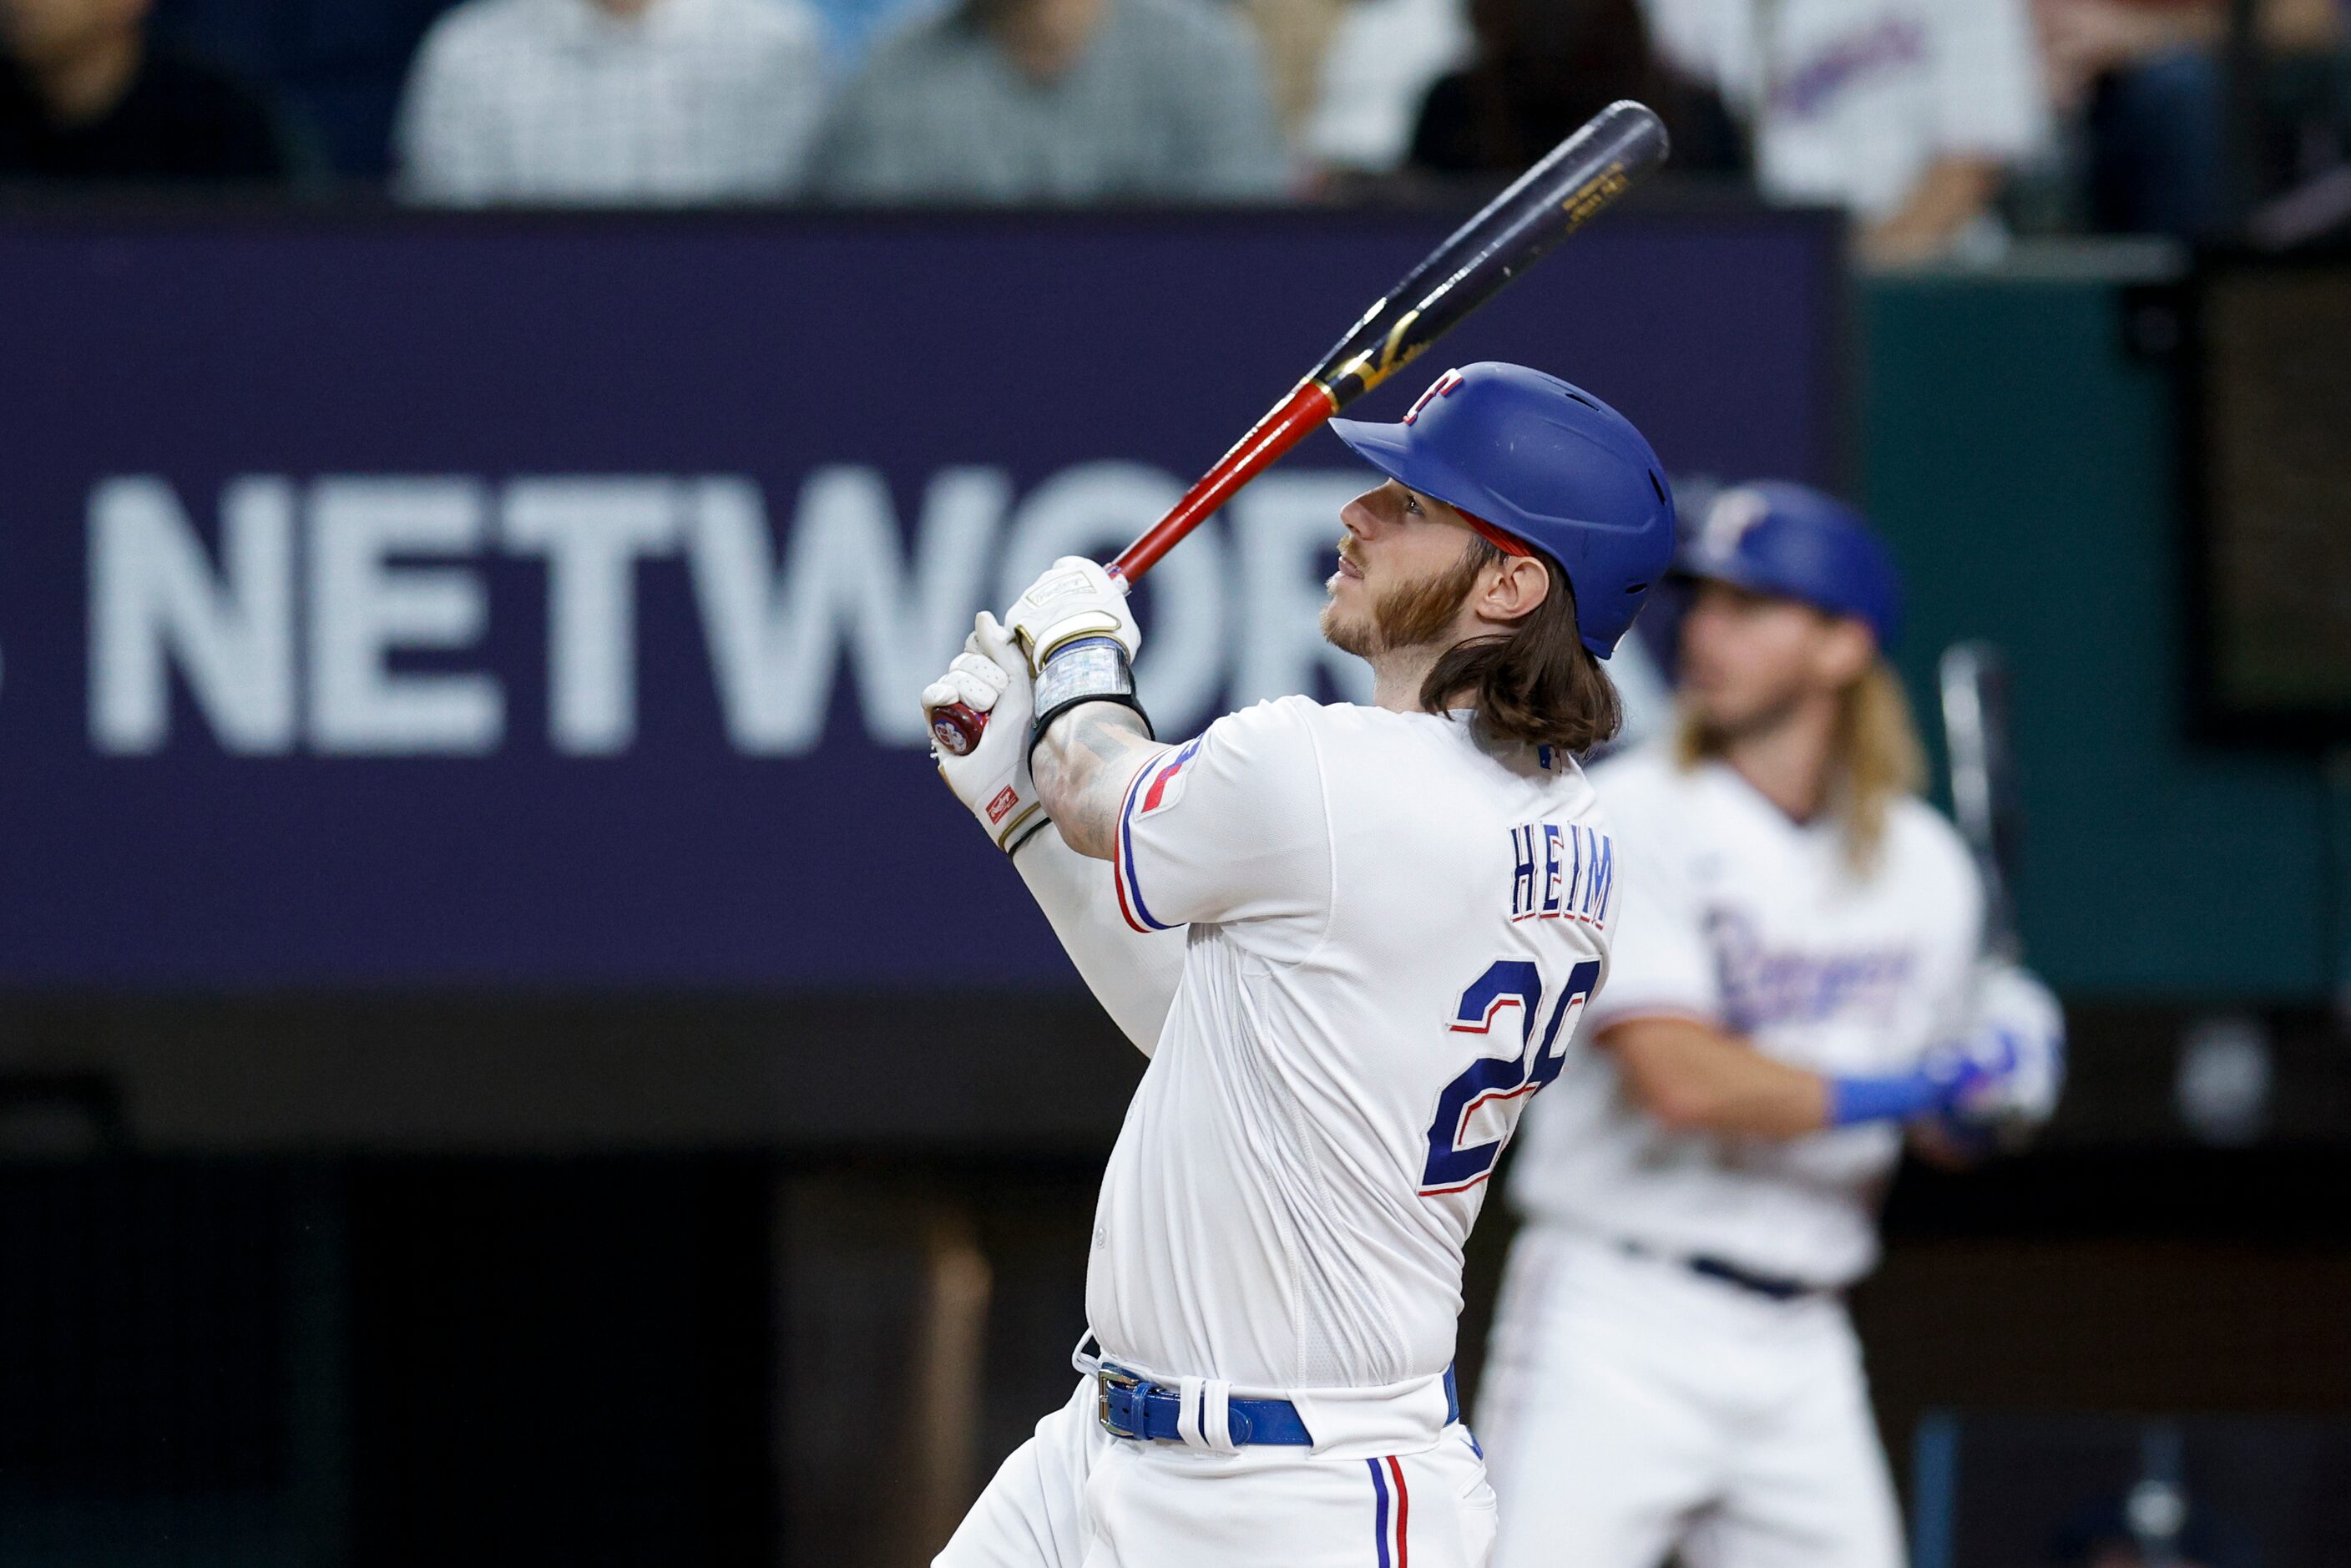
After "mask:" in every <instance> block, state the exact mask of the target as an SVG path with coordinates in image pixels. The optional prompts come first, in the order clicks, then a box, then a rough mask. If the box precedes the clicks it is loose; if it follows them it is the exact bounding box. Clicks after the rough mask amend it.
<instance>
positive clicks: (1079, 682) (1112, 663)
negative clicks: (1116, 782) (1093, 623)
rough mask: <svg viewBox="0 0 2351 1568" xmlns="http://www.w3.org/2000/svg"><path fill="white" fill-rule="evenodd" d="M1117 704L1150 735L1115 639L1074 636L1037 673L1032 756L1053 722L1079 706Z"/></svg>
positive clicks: (1121, 648)
mask: <svg viewBox="0 0 2351 1568" xmlns="http://www.w3.org/2000/svg"><path fill="white" fill-rule="evenodd" d="M1101 702H1110V703H1118V704H1121V705H1123V706H1126V707H1131V708H1133V709H1134V711H1135V713H1136V714H1137V715H1138V716H1141V717H1142V719H1143V730H1144V734H1145V735H1151V737H1152V738H1153V739H1157V738H1158V737H1157V736H1155V735H1152V732H1151V716H1150V715H1149V714H1147V713H1144V711H1143V704H1142V703H1141V702H1139V701H1138V700H1136V698H1135V695H1134V664H1133V663H1132V662H1130V661H1129V660H1128V658H1127V656H1126V649H1125V647H1124V645H1123V644H1122V643H1120V642H1119V641H1118V639H1116V638H1115V637H1078V638H1073V639H1071V641H1069V642H1067V643H1062V644H1061V646H1060V647H1058V648H1056V649H1054V650H1053V652H1052V653H1051V654H1050V656H1048V657H1047V659H1046V661H1045V667H1044V668H1043V669H1041V670H1040V671H1038V672H1037V723H1036V726H1035V727H1033V728H1032V729H1030V730H1029V750H1030V751H1031V752H1032V753H1033V752H1034V751H1035V750H1036V749H1037V747H1038V744H1039V743H1040V741H1042V740H1043V739H1044V738H1045V732H1046V731H1047V730H1048V729H1050V728H1051V727H1053V721H1054V720H1055V719H1057V718H1059V717H1061V716H1062V715H1063V714H1065V713H1067V712H1069V711H1070V710H1071V708H1073V707H1076V706H1078V705H1079V704H1081V703H1101Z"/></svg>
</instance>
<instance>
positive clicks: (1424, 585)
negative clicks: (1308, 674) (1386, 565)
mask: <svg viewBox="0 0 2351 1568" xmlns="http://www.w3.org/2000/svg"><path fill="white" fill-rule="evenodd" d="M1342 553H1344V552H1342ZM1478 568H1479V558H1478V552H1477V551H1476V550H1475V549H1463V551H1462V552H1461V559H1459V560H1458V561H1456V562H1454V563H1453V565H1451V566H1450V567H1447V569H1446V570H1443V571H1441V572H1437V573H1436V574H1435V575H1434V576H1430V577H1424V578H1422V579H1421V580H1419V581H1417V582H1402V583H1398V584H1396V585H1395V586H1394V587H1393V588H1386V589H1383V590H1381V591H1379V592H1377V593H1375V594H1374V595H1373V596H1372V609H1371V613H1370V614H1369V615H1368V616H1358V617H1352V618H1351V617H1349V616H1346V615H1344V614H1343V613H1342V612H1340V609H1339V601H1337V600H1336V599H1335V598H1334V599H1332V601H1331V602H1329V603H1328V604H1325V605H1324V606H1323V607H1322V638H1323V641H1325V642H1327V643H1330V644H1331V645H1332V647H1334V648H1336V649H1338V650H1339V651H1340V652H1341V653H1353V654H1354V655H1355V657H1357V658H1359V659H1376V658H1378V657H1379V656H1380V655H1382V654H1384V653H1394V652H1395V650H1397V649H1399V648H1418V647H1424V646H1426V645H1427V644H1429V643H1435V642H1437V641H1438V640H1439V639H1441V638H1443V637H1444V636H1445V635H1446V633H1447V632H1450V631H1451V630H1452V629H1453V622H1454V619H1455V618H1456V617H1457V616H1458V615H1459V614H1460V613H1461V607H1462V605H1464V604H1466V603H1468V601H1469V594H1470V591H1472V590H1474V589H1475V588H1476V587H1477V586H1478ZM1367 586H1368V585H1367Z"/></svg>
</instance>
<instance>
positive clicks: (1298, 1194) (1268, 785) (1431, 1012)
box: [1086, 697, 1621, 1392]
mask: <svg viewBox="0 0 2351 1568" xmlns="http://www.w3.org/2000/svg"><path fill="white" fill-rule="evenodd" d="M1619 863H1620V862H1619V860H1618V856H1617V852H1616V850H1615V847H1614V843H1613V842H1612V841H1611V840H1610V838H1609V835H1608V833H1607V831H1606V829H1605V827H1604V825H1603V824H1602V822H1601V821H1600V818H1599V815H1598V812H1597V810H1595V797H1594V795H1593V789H1592V787H1591V785H1590V783H1589V782H1588V781H1587V780H1586V779H1585V778H1584V776H1583V772H1582V771H1581V769H1580V768H1578V767H1577V766H1576V764H1575V762H1574V761H1573V759H1572V758H1569V757H1567V756H1566V755H1565V754H1564V753H1561V752H1556V751H1552V750H1551V749H1550V748H1548V747H1545V748H1540V749H1539V748H1535V747H1524V746H1519V745H1515V744H1508V743H1499V742H1496V741H1493V740H1492V739H1491V738H1490V737H1486V736H1485V734H1484V733H1483V732H1482V731H1481V730H1480V729H1479V727H1477V725H1476V723H1475V721H1474V719H1471V718H1469V717H1468V716H1458V717H1454V718H1447V717H1444V716H1437V715H1433V714H1396V713H1389V712H1385V711H1383V710H1381V709H1377V708H1369V707H1356V706H1344V705H1341V706H1329V707H1323V706H1316V705H1315V704H1313V703H1311V702H1309V701H1308V700H1306V699H1305V698H1302V697H1290V698H1286V699H1284V700H1282V701H1280V702H1274V703H1262V704H1259V706H1256V707H1254V708H1251V709H1249V710H1248V711H1247V712H1244V713H1239V714H1235V715H1232V716H1228V717H1226V718H1223V719H1220V720H1218V721H1217V723H1215V724H1214V725H1211V726H1210V727H1208V729H1207V732H1206V733H1205V734H1203V735H1202V736H1201V737H1200V738H1199V739H1197V740H1196V741H1193V742H1192V743H1191V744H1189V745H1187V746H1185V747H1181V748H1180V749H1178V750H1176V751H1175V752H1172V753H1168V754H1165V755H1163V756H1162V757H1160V758H1157V759H1156V760H1155V762H1154V763H1153V764H1152V765H1151V766H1150V767H1149V768H1145V769H1144V771H1143V772H1142V773H1141V774H1140V775H1138V776H1137V777H1136V778H1135V779H1134V781H1133V783H1132V785H1131V786H1130V788H1129V789H1128V791H1127V796H1126V802H1125V807H1124V810H1123V816H1122V819H1121V821H1120V825H1119V830H1118V843H1117V856H1116V861H1115V865H1114V874H1115V876H1116V879H1117V893H1118V897H1119V901H1120V906H1121V909H1122V911H1123V915H1124V917H1125V919H1126V920H1127V922H1128V923H1129V924H1130V925H1132V926H1133V927H1134V929H1136V930H1138V931H1152V930H1159V929H1164V928H1168V927H1173V926H1175V925H1189V926H1190V931H1189V934H1188V940H1187V944H1186V954H1185V962H1184V970H1183V978H1182V980H1181V983H1180V984H1179V985H1178V987H1177V988H1176V992H1175V1001H1174V1005H1173V1007H1172V1008H1171V1009H1170V1010H1169V1013H1168V1017H1167V1019H1166V1022H1165V1026H1164V1027H1163V1029H1162V1030H1161V1031H1160V1035H1159V1039H1158V1049H1157V1051H1156V1053H1155V1055H1154V1056H1153V1058H1152V1061H1151V1066H1150V1069H1149V1071H1146V1072H1145V1073H1144V1078H1143V1082H1142V1085H1141V1087H1140V1088H1139V1089H1138V1090H1137V1091H1136V1092H1135V1097H1134V1103H1133V1104H1132V1105H1131V1106H1130V1108H1129V1110H1128V1112H1127V1117H1126V1123H1125V1125H1124V1127H1123V1129H1122V1131H1121V1132H1120V1134H1119V1139H1118V1145H1117V1147H1116V1148H1115V1149H1114V1150H1113V1153H1112V1155H1111V1158H1110V1165H1109V1168H1108V1170H1107V1171H1106V1172H1105V1173H1104V1176H1103V1178H1102V1198H1101V1204H1100V1207H1099V1209H1098V1211H1097V1218H1096V1225H1095V1229H1094V1236H1093V1252H1092V1260H1091V1267H1090V1270H1089V1273H1088V1278H1087V1287H1086V1307H1087V1312H1088V1314H1089V1317H1090V1319H1091V1321H1092V1326H1093V1329H1094V1332H1095V1333H1096V1334H1097V1336H1098V1337H1099V1338H1100V1340H1101V1342H1102V1350H1103V1354H1105V1355H1106V1356H1108V1357H1109V1358H1110V1359H1112V1360H1114V1361H1119V1362H1122V1363H1124V1364H1128V1365H1130V1366H1133V1367H1134V1368H1135V1369H1136V1370H1138V1371H1141V1372H1144V1373H1146V1374H1149V1375H1153V1376H1155V1377H1170V1378H1172V1377H1186V1376H1190V1377H1207V1378H1217V1379H1222V1380H1224V1381H1226V1382H1228V1383H1230V1384H1232V1385H1235V1386H1236V1387H1237V1388H1238V1389H1242V1390H1249V1389H1256V1390H1259V1391H1265V1392H1284V1391H1297V1390H1312V1389H1373V1388H1379V1387H1385V1386H1389V1385H1399V1384H1405V1383H1409V1382H1412V1381H1414V1380H1426V1379H1429V1378H1432V1377H1434V1376H1435V1375H1437V1374H1438V1373H1440V1372H1442V1371H1443V1370H1444V1369H1445V1367H1446V1366H1447V1364H1448V1363H1450V1361H1451V1360H1452V1358H1453V1345H1454V1321H1455V1319H1456V1317H1457V1316H1458V1313H1459V1312H1460V1309H1461V1249H1462V1243H1463V1241H1464V1239H1466V1238H1467V1237H1468V1233H1469V1228H1470V1226H1471V1224H1472V1223H1473V1222H1474V1221H1475V1220H1476V1218H1477V1216H1478V1210H1479V1205H1480V1203H1481V1201H1482V1200H1483V1197H1484V1195H1485V1181H1486V1178H1487V1176H1488V1175H1489V1174H1490V1173H1491V1171H1492V1169H1493V1166H1494V1162H1495V1160H1496V1159H1497V1158H1498V1157H1499V1155H1500V1152H1501V1149H1502V1146H1503V1145H1504V1144H1506V1143H1507V1142H1508V1141H1509V1139H1510V1134H1511V1132H1512V1130H1513V1128H1514V1127H1515V1125H1516V1124H1517V1121H1518V1116H1519V1113H1520V1110H1521V1109H1522V1108H1523V1107H1524V1105H1525V1104H1526V1103H1527V1100H1528V1097H1529V1096H1530V1095H1531V1093H1532V1092H1534V1091H1535V1090H1537V1089H1540V1088H1541V1086H1542V1085H1543V1083H1544V1082H1547V1081H1548V1080H1549V1079H1551V1078H1552V1076H1554V1075H1555V1074H1556V1073H1557V1072H1558V1071H1559V1068H1560V1066H1561V1064H1562V1062H1563V1061H1565V1060H1566V1056H1567V1054H1568V1051H1569V1048H1570V1044H1571V1042H1572V1041H1573V1039H1574V1037H1575V1034H1576V1032H1577V1026H1578V1023H1579V1021H1580V1019H1581V1017H1582V1014H1583V1010H1584V1009H1583V1004H1584V1002H1585V1001H1586V999H1587V998H1590V997H1591V996H1592V994H1593V992H1594V991H1595V990H1596V989H1597V988H1599V985H1600V982H1601V980H1602V978H1603V971H1604V964H1605V962H1606V955H1607V949H1608V936H1609V932H1610V930H1611V929H1612V927H1613V925H1614V916H1615V907H1616V902H1617V898H1618V893H1617V886H1618V883H1619V880H1620V877H1621V872H1620V870H1619Z"/></svg>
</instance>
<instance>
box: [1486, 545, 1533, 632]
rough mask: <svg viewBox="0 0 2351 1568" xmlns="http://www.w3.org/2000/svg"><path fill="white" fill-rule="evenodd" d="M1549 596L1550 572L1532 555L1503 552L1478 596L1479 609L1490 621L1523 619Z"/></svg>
mask: <svg viewBox="0 0 2351 1568" xmlns="http://www.w3.org/2000/svg"><path fill="white" fill-rule="evenodd" d="M1550 597H1551V572H1550V570H1548V569H1546V568H1545V567H1544V565H1543V563H1542V562H1541V561H1540V560H1537V559H1535V558H1534V557H1532V556H1528V555H1506V556H1504V557H1502V559H1500V561H1499V562H1498V563H1496V565H1495V568H1494V575H1493V578H1492V580H1490V581H1489V582H1488V583H1487V584H1486V591H1485V592H1483V593H1482V594H1480V595H1479V602H1478V612H1479V614H1480V615H1482V616H1483V617H1485V619H1487V620H1489V621H1523V620H1525V619H1526V618H1527V617H1528V616H1530V615H1532V614H1533V613H1534V612H1536V611H1538V610H1540V609H1541V608H1542V604H1543V601H1544V600H1546V599H1548V598H1550Z"/></svg>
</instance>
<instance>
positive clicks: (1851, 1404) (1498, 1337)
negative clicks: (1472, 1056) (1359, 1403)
mask: <svg viewBox="0 0 2351 1568" xmlns="http://www.w3.org/2000/svg"><path fill="white" fill-rule="evenodd" d="M1476 1408H1477V1415H1478V1425H1479V1433H1480V1435H1481V1436H1482V1437H1484V1439H1485V1442H1486V1445H1487V1452H1488V1453H1489V1456H1490V1457H1491V1460H1492V1466H1493V1479H1494V1489H1495V1490H1496V1492H1497V1493H1498V1494H1499V1499H1500V1503H1501V1531H1500V1537H1499V1542H1498V1544H1497V1547H1496V1550H1495V1554H1494V1563H1495V1568H1657V1565H1658V1564H1659V1563H1663V1562H1664V1561H1665V1560H1666V1556H1667V1552H1673V1551H1678V1552H1680V1554H1681V1558H1682V1561H1683V1562H1684V1563H1687V1564H1688V1565H1689V1568H1901V1564H1902V1563H1903V1560H1904V1553H1903V1546H1902V1531H1901V1519H1900V1512H1899V1509H1898V1507H1897V1505H1896V1501H1895V1497H1894V1487H1893V1481H1892V1479H1891V1477H1890V1476H1889V1475H1888V1473H1887V1470H1886V1455H1885V1452H1884V1450H1883V1448H1881V1447H1880V1445H1879V1443H1878V1440H1877V1430H1876V1424H1875V1422H1874V1421H1873V1419H1872V1417H1871V1415H1870V1408H1869V1397H1868V1388H1867V1385H1866V1383H1865V1380H1864V1377H1863V1375H1862V1367H1861V1348H1860V1344H1859V1343H1858V1342H1857V1341H1856V1340H1855V1337H1854V1333H1853V1325H1852V1323H1851V1322H1850V1321H1849V1320H1848V1319H1847V1317H1846V1315H1845V1312H1844V1305H1843V1303H1841V1302H1840V1301H1837V1300H1835V1299H1834V1298H1833V1297H1826V1296H1813V1297H1805V1298H1801V1299H1798V1300H1795V1301H1772V1300H1771V1299H1770V1298H1768V1297H1765V1296H1762V1295H1759V1294H1757V1293H1756V1292H1754V1291H1747V1290H1743V1289H1741V1288H1740V1287H1739V1286H1736V1285H1731V1284H1727V1283H1724V1282H1722V1281H1717V1280H1712V1279H1708V1278H1704V1277H1701V1276H1699V1275H1697V1274H1694V1273H1692V1272H1690V1271H1689V1270H1687V1268H1685V1267H1683V1266H1682V1265H1681V1264H1680V1263H1678V1262H1675V1261H1672V1260H1665V1259H1656V1258H1644V1257H1634V1256H1630V1255H1627V1254H1626V1253H1625V1251H1624V1250H1623V1249H1620V1248H1617V1247H1615V1246H1614V1245H1613V1244H1611V1243H1608V1242H1605V1241H1603V1240H1600V1239H1594V1238H1591V1237H1588V1236H1584V1235H1582V1234H1579V1233H1576V1232H1572V1231H1566V1230H1562V1229H1559V1228H1552V1227H1545V1226H1540V1225H1531V1226H1530V1227H1528V1228H1527V1229H1525V1230H1524V1231H1521V1232H1520V1235H1519V1237H1518V1239H1517V1240H1516V1241H1515V1242H1513V1243H1512V1246H1511V1249H1510V1265H1509V1270H1508V1272H1507V1273H1506V1275H1505V1277H1504V1282H1503V1287H1502V1298H1501V1304H1500V1307H1499V1312H1498V1313H1497V1316H1496V1322H1495V1332H1494V1338H1493V1341H1492V1348H1491V1350H1490V1351H1489V1358H1488V1361H1487V1364H1486V1370H1485V1375H1484V1379H1483V1382H1482V1384H1481V1385H1480V1387H1479V1400H1478V1404H1477V1407H1476Z"/></svg>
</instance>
